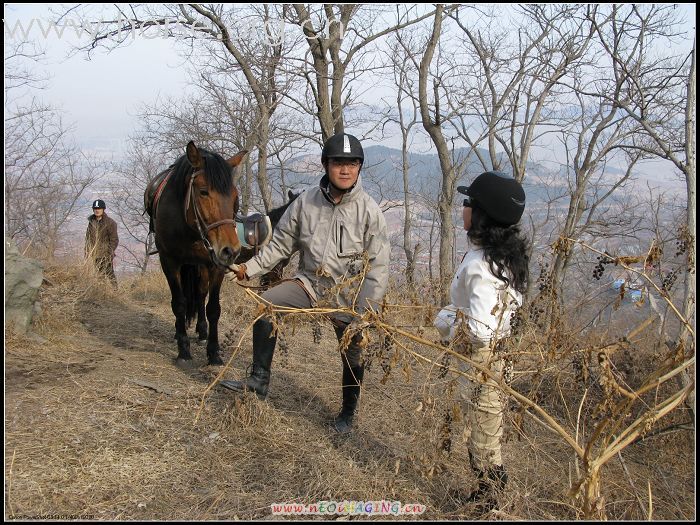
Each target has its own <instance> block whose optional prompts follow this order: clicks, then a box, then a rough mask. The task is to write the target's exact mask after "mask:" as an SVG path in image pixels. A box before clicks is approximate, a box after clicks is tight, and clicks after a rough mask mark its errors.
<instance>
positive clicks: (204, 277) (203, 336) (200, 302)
mask: <svg viewBox="0 0 700 525" xmlns="http://www.w3.org/2000/svg"><path fill="white" fill-rule="evenodd" d="M209 278H210V275H209V271H208V270H207V269H206V268H205V267H204V266H200V267H199V286H198V287H197V328H196V330H197V333H198V334H199V340H200V342H201V341H206V340H207V316H206V310H205V305H206V300H207V292H209Z"/></svg>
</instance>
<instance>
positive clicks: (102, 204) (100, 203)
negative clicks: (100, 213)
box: [92, 199, 107, 210]
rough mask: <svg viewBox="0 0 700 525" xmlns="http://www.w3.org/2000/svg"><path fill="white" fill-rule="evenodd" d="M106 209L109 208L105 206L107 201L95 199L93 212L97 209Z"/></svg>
mask: <svg viewBox="0 0 700 525" xmlns="http://www.w3.org/2000/svg"><path fill="white" fill-rule="evenodd" d="M106 207H107V205H106V204H105V201H103V200H102V199H95V200H94V201H92V209H93V210H94V209H96V208H102V209H103V210H104V209H105V208H106Z"/></svg>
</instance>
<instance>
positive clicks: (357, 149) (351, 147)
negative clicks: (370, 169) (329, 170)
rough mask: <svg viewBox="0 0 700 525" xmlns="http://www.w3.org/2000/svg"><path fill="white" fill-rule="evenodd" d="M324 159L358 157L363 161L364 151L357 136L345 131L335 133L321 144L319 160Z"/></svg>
mask: <svg viewBox="0 0 700 525" xmlns="http://www.w3.org/2000/svg"><path fill="white" fill-rule="evenodd" d="M326 159H360V162H363V163H364V160H365V152H364V150H363V149H362V144H360V141H359V140H357V137H354V136H353V135H349V134H347V133H337V134H336V135H333V136H332V137H331V138H329V139H328V140H327V141H326V143H325V144H324V145H323V151H322V152H321V160H322V161H325V160H326Z"/></svg>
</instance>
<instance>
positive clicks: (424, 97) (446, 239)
mask: <svg viewBox="0 0 700 525" xmlns="http://www.w3.org/2000/svg"><path fill="white" fill-rule="evenodd" d="M444 11H445V9H444V7H443V6H442V5H437V7H436V9H435V16H434V18H433V28H432V32H431V34H430V37H429V39H428V42H427V45H426V48H425V51H424V53H423V57H422V58H421V61H420V66H419V70H418V71H419V76H418V100H419V103H420V112H421V122H422V124H423V128H424V129H425V130H426V131H427V133H428V135H429V136H430V139H431V140H432V142H433V144H434V145H435V147H436V149H437V153H438V158H439V159H440V170H441V174H442V180H441V188H440V198H439V201H438V210H439V216H440V258H439V267H440V290H441V291H440V297H441V303H442V304H447V302H449V280H450V279H451V277H452V267H453V242H452V235H453V232H452V229H453V227H452V199H453V197H454V193H455V187H456V182H457V174H456V172H455V166H454V163H453V160H452V155H451V154H450V150H449V148H448V145H447V141H446V140H445V135H444V133H443V131H442V126H443V123H444V119H443V116H442V114H441V112H440V95H439V86H440V79H439V78H438V77H434V81H433V88H434V93H435V94H434V97H433V105H434V106H433V107H434V109H433V115H432V116H431V106H430V100H429V98H428V77H429V75H430V64H431V62H432V60H433V56H434V55H435V50H436V48H437V46H438V42H439V41H440V35H441V33H442V22H443V19H444V17H445V12H444Z"/></svg>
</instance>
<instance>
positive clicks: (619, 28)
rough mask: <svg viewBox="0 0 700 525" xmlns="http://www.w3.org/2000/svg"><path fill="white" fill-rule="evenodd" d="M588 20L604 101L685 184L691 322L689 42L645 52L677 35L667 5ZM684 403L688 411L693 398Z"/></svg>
mask: <svg viewBox="0 0 700 525" xmlns="http://www.w3.org/2000/svg"><path fill="white" fill-rule="evenodd" d="M589 19H590V20H591V23H592V24H593V26H594V27H595V30H596V35H597V36H598V39H599V41H600V43H601V45H602V47H603V49H604V51H605V53H606V55H607V57H608V58H609V59H610V60H611V61H612V68H613V70H614V72H615V74H616V75H617V76H618V78H619V79H620V82H621V84H622V89H620V90H618V91H615V92H611V93H607V94H606V96H607V98H608V100H609V102H610V103H613V104H615V105H617V106H618V107H619V108H620V109H621V111H623V112H625V113H626V114H627V115H629V117H630V118H632V119H633V120H634V121H635V122H636V123H637V124H638V125H639V128H640V133H643V134H644V136H645V137H646V140H645V141H643V142H642V141H640V143H638V144H636V145H635V147H636V148H637V149H638V150H639V151H641V152H643V153H644V154H647V155H652V156H654V157H657V158H660V159H664V160H667V161H669V162H670V163H671V164H672V165H673V166H674V167H675V168H676V169H677V170H678V171H679V172H680V173H681V174H682V176H683V178H684V179H685V185H686V217H685V225H684V227H683V228H680V229H679V242H680V243H681V244H682V246H683V247H684V250H683V251H684V253H685V257H686V270H687V271H686V272H685V287H684V298H683V307H682V314H683V317H684V318H685V319H687V320H691V319H693V317H694V312H695V298H696V292H695V286H696V277H695V264H696V261H695V248H696V236H695V232H696V228H697V219H696V206H697V195H696V189H695V186H696V168H695V131H696V129H695V100H696V99H695V97H696V80H695V75H696V73H695V72H696V66H695V64H696V57H695V39H693V43H692V48H691V49H690V50H689V51H688V52H686V53H684V54H682V55H680V56H676V55H675V54H673V53H671V52H670V51H669V52H667V53H662V54H658V53H656V52H652V51H651V50H652V46H657V47H658V46H659V41H661V43H662V45H664V47H665V48H666V49H669V50H670V49H672V44H673V43H674V41H675V39H676V37H678V36H683V35H679V34H678V23H679V20H678V17H677V15H676V13H675V12H674V7H673V6H670V5H656V4H655V5H648V6H646V5H645V6H637V5H622V6H619V5H612V6H610V7H602V6H601V7H600V8H598V9H591V10H590V12H589ZM689 336H690V337H689ZM689 340H690V344H688V341H689ZM693 340H694V333H693V331H692V329H691V328H690V326H689V324H687V323H686V324H682V325H681V327H680V332H679V334H678V345H679V348H682V349H683V350H684V351H685V352H686V353H687V354H688V355H694V354H695V345H694V343H693ZM683 377H684V381H685V382H686V383H687V384H689V383H690V382H691V379H690V378H689V376H688V374H687V373H684V374H683ZM690 403H691V406H692V408H693V411H694V410H695V407H694V405H695V398H694V393H693V396H692V398H691V400H690Z"/></svg>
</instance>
